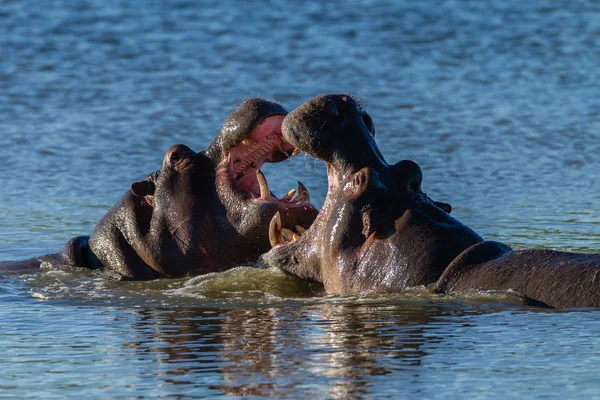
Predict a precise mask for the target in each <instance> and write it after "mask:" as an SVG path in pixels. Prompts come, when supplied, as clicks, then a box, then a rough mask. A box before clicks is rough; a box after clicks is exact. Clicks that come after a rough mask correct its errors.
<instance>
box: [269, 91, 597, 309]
mask: <svg viewBox="0 0 600 400" xmlns="http://www.w3.org/2000/svg"><path fill="white" fill-rule="evenodd" d="M282 132H283V136H284V138H285V139H286V140H287V141H288V142H289V143H291V144H292V145H294V146H296V147H297V148H299V149H300V150H302V151H305V152H306V153H308V154H311V155H312V156H314V157H316V158H319V159H322V160H324V161H325V163H326V165H327V174H328V182H329V183H328V185H329V187H328V193H327V196H326V199H325V203H324V205H323V209H322V210H321V212H320V213H319V215H318V217H317V219H316V220H315V222H314V223H313V224H312V226H311V227H310V228H309V230H308V231H307V232H306V233H304V234H303V235H302V236H301V237H300V238H299V239H297V240H295V241H290V242H288V241H286V240H284V239H283V236H282V235H281V229H280V225H279V221H278V219H277V216H275V217H274V219H273V221H272V223H271V225H270V238H271V244H272V245H273V246H274V247H273V248H272V249H271V250H270V251H269V252H268V253H267V254H265V255H264V256H263V259H264V260H265V262H267V263H268V264H269V265H272V266H277V267H279V268H281V269H283V270H285V271H287V272H289V273H292V274H295V275H297V276H299V277H301V278H305V279H312V280H315V281H318V282H322V283H323V284H324V286H325V289H326V291H327V292H328V293H333V294H348V293H356V292H363V291H400V290H404V289H406V288H408V287H411V286H416V285H430V284H433V285H432V288H433V291H434V292H435V293H454V292H461V291H466V290H495V291H514V292H516V293H518V294H521V295H523V296H525V298H527V299H530V300H533V302H534V303H535V304H540V303H541V304H545V305H548V306H552V307H585V306H594V307H599V306H600V255H597V254H576V253H568V252H560V251H551V250H519V251H513V250H512V249H511V248H510V247H508V246H506V245H504V244H502V243H497V242H487V241H483V239H482V238H481V237H480V236H479V235H477V234H476V233H475V232H474V231H472V230H471V229H469V228H468V227H466V226H464V225H462V224H461V223H460V222H458V221H457V220H456V219H454V218H452V217H451V216H450V215H448V214H447V213H446V212H445V211H447V210H445V207H443V205H441V204H439V203H435V202H433V201H431V200H430V199H429V198H428V197H427V196H426V195H425V194H424V193H422V192H421V190H420V184H421V180H422V175H421V171H420V168H419V167H418V166H417V165H416V164H415V163H413V162H411V161H401V162H399V163H397V164H395V165H392V166H390V165H388V164H387V163H386V162H385V160H384V158H383V156H382V154H381V152H380V151H379V149H378V148H377V145H376V144H375V141H374V139H373V132H374V128H373V123H372V121H371V118H370V117H369V116H368V114H367V113H366V112H365V111H364V110H363V109H362V107H361V106H360V105H359V104H358V103H357V102H356V101H355V100H354V99H353V98H352V97H350V96H347V95H325V96H319V97H316V98H314V99H311V100H309V101H308V102H306V103H304V104H303V105H301V106H300V107H299V108H298V109H296V110H294V111H292V113H290V114H289V115H288V116H287V117H286V118H285V121H284V123H283V126H282Z"/></svg>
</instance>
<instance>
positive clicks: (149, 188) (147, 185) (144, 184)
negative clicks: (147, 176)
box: [131, 181, 156, 197]
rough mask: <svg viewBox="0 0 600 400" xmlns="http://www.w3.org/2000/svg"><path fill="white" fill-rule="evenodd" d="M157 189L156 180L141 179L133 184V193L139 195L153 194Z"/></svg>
mask: <svg viewBox="0 0 600 400" xmlns="http://www.w3.org/2000/svg"><path fill="white" fill-rule="evenodd" d="M155 189H156V188H155V186H154V182H152V181H140V182H134V183H132V184H131V193H133V195H134V196H137V197H144V196H148V195H150V196H152V195H154V190H155Z"/></svg>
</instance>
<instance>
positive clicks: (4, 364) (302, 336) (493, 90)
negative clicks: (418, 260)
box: [0, 0, 600, 399]
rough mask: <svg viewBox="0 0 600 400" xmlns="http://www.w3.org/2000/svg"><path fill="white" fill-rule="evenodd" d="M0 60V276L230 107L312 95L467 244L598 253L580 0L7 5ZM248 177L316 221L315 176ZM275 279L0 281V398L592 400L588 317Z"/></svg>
mask: <svg viewBox="0 0 600 400" xmlns="http://www.w3.org/2000/svg"><path fill="white" fill-rule="evenodd" d="M0 49H2V50H1V51H0V183H1V184H2V190H1V191H0V221H1V223H0V261H7V260H15V259H26V258H29V257H34V256H38V255H41V254H45V253H49V252H56V251H59V250H60V249H61V248H62V246H63V245H64V244H65V242H66V241H67V240H68V239H69V238H71V237H73V236H77V235H85V234H89V233H90V232H91V230H92V229H93V227H94V226H95V224H96V223H97V221H98V220H99V219H100V218H101V217H102V216H103V215H104V214H105V213H106V211H107V210H108V209H109V208H110V207H111V206H112V205H113V204H114V203H115V202H116V201H117V200H118V199H119V198H120V196H121V195H122V193H124V192H125V191H126V190H127V189H128V187H129V185H130V184H131V182H133V181H135V180H139V179H140V178H143V177H144V176H145V175H147V174H148V173H149V172H151V171H154V170H155V169H157V168H158V167H159V166H160V163H161V161H162V158H163V154H164V152H165V150H166V149H167V148H168V147H169V146H170V145H172V144H174V143H185V144H187V145H189V146H190V147H192V148H194V149H196V150H201V149H203V148H204V147H205V146H206V145H207V144H208V143H209V142H210V140H211V139H212V138H213V137H214V135H215V134H216V133H217V132H218V129H219V127H220V125H221V123H222V122H223V120H224V119H225V118H226V116H227V115H228V113H229V111H230V110H231V109H232V108H233V107H235V105H237V104H239V103H240V102H241V101H242V100H243V99H244V98H248V97H253V96H261V97H266V98H272V99H276V100H278V101H280V102H282V103H283V104H285V105H286V106H287V107H288V108H290V109H291V108H294V107H296V106H298V105H299V104H301V103H302V102H304V101H305V100H307V99H308V98H310V97H312V96H314V95H317V94H319V93H326V92H350V93H353V94H355V95H357V96H359V97H360V98H362V100H363V101H364V103H365V105H366V108H367V111H368V112H369V113H370V114H371V116H372V117H373V120H374V122H375V126H376V131H377V134H376V139H377V142H378V144H379V146H380V147H381V150H382V152H383V153H384V155H385V156H386V158H387V159H388V161H389V162H396V161H399V160H401V159H411V160H414V161H415V162H417V163H418V164H419V165H420V166H421V168H422V170H423V174H424V182H423V188H424V190H425V191H426V192H427V193H428V194H429V195H430V196H431V197H432V198H434V199H436V200H440V201H445V202H449V203H451V204H452V205H453V215H454V216H455V217H456V218H458V219H460V220H461V221H462V222H464V223H465V224H467V225H469V226H470V227H472V228H473V229H474V230H476V231H477V232H479V233H480V234H481V235H482V236H483V237H485V238H486V239H491V240H499V241H502V242H505V243H507V244H509V245H511V246H513V247H514V248H554V249H561V250H573V251H585V252H598V251H600V213H599V210H600V200H599V199H600V196H599V195H600V175H599V174H598V167H599V165H600V156H599V154H600V140H599V139H600V96H598V93H600V68H598V67H599V66H600V52H599V51H598V49H600V3H598V2H596V1H591V0H590V1H583V0H555V1H551V0H547V1H541V0H530V1H517V0H491V1H485V2H484V1H476V0H473V1H469V0H444V1H436V0H419V1H417V0H414V1H410V0H405V1H369V0H367V1H352V0H345V1H341V0H340V1H337V0H334V1H327V2H319V1H303V2H288V1H279V0H271V1H263V2H255V1H245V2H244V1H232V0H224V1H220V2H205V1H185V0H169V1H160V0H148V1H144V2H136V1H125V0H122V1H120V0H103V1H99V0H98V1H94V0H87V1H86V0H81V1H69V0H54V1H47V2H46V1H35V0H18V1H17V0H14V1H11V0H5V1H3V2H1V4H0ZM264 172H265V174H266V175H267V178H268V180H269V183H270V186H271V187H272V189H273V191H274V192H275V193H277V194H283V193H285V192H287V190H288V189H289V188H291V187H295V186H296V180H297V179H300V180H301V181H302V182H303V183H304V184H305V185H306V186H307V187H308V188H309V190H310V191H311V197H312V198H313V199H314V201H315V203H317V204H320V203H321V202H322V201H323V198H324V196H325V190H326V175H325V169H324V166H323V165H322V164H321V163H320V162H319V161H315V160H313V159H311V158H309V157H308V156H306V157H304V156H297V157H295V158H293V159H291V160H289V161H286V162H285V163H282V164H277V165H276V166H269V167H267V168H265V169H264ZM288 279H289V278H287V277H284V276H280V275H278V274H277V273H276V272H273V271H264V270H263V271H260V272H255V271H248V270H247V269H243V268H242V269H239V270H235V271H234V272H233V273H230V274H229V275H225V276H211V277H209V278H206V279H196V278H191V279H183V280H163V281H159V282H152V283H134V282H110V281H106V280H105V279H104V278H103V277H102V276H100V275H97V274H94V273H91V272H85V271H80V272H77V273H70V272H68V271H61V270H52V269H42V270H41V271H40V272H36V273H27V274H22V273H16V272H3V273H2V274H0V304H1V307H0V354H1V356H0V364H1V370H2V374H0V398H7V399H8V398H11V399H12V398H15V399H18V398H43V399H63V398H88V399H106V398H114V399H121V398H123V399H125V398H134V397H147V398H161V397H169V398H210V397H217V396H224V395H225V396H230V397H232V398H235V397H239V396H251V397H257V398H261V397H276V398H315V399H320V398H323V399H329V398H344V399H347V398H378V399H379V398H421V397H422V398H444V399H453V398H458V399H462V398H500V397H501V398H534V397H545V398H546V397H554V398H600V383H599V382H600V381H599V380H598V373H597V366H598V365H600V345H599V343H600V342H599V341H598V337H600V322H599V321H600V314H599V313H598V310H565V311H556V310H543V309H537V308H533V307H530V306H526V305H523V304H521V302H520V301H519V299H518V298H514V297H512V296H510V295H506V296H494V295H489V294H471V295H464V296H461V297H433V296H431V295H429V294H428V293H427V292H426V291H425V290H424V289H419V288H417V289H415V290H412V291H409V292H408V293H403V294H398V295H393V296H383V297H381V296H380V297H372V296H366V297H365V296H356V297H335V296H322V295H310V293H311V290H310V288H309V289H306V288H301V287H296V286H294V285H298V283H290V282H288ZM264 282H270V284H269V285H267V286H268V287H266V288H265V286H261V284H262V283H264ZM282 285H283V286H285V285H292V286H290V287H291V289H290V288H288V289H286V290H284V291H282V289H281V286H282ZM307 290H308V291H307ZM307 293H308V294H307Z"/></svg>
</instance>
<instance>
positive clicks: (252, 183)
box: [228, 115, 294, 200]
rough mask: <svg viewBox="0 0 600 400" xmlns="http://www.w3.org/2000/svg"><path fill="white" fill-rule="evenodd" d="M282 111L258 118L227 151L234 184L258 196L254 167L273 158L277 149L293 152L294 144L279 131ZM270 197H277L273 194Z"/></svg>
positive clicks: (257, 168) (258, 187)
mask: <svg viewBox="0 0 600 400" xmlns="http://www.w3.org/2000/svg"><path fill="white" fill-rule="evenodd" d="M283 118H284V116H283V115H273V116H270V117H267V118H265V119H264V120H263V121H262V122H260V123H259V124H258V125H257V126H256V127H255V128H254V130H253V131H252V133H250V135H248V136H247V137H246V138H245V140H244V142H246V143H244V142H240V143H239V144H237V145H236V146H235V147H234V148H232V149H231V150H230V151H229V155H230V161H229V166H228V170H229V174H230V177H231V179H232V180H234V181H235V182H236V184H237V186H239V187H241V188H242V189H244V190H246V191H248V192H249V193H251V194H252V195H253V196H254V197H255V198H259V197H260V186H259V184H258V180H257V178H256V171H257V170H260V168H261V167H262V165H263V164H264V163H265V162H267V161H272V160H273V159H274V156H275V155H276V154H277V153H285V154H288V155H291V154H292V151H293V150H294V146H292V145H291V144H289V143H287V142H285V141H284V140H283V137H282V135H281V123H282V122H283ZM273 200H277V199H276V198H273Z"/></svg>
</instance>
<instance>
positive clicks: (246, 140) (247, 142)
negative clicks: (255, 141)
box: [242, 137, 250, 146]
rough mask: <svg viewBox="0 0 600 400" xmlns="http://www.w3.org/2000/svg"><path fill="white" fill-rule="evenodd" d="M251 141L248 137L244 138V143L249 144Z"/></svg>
mask: <svg viewBox="0 0 600 400" xmlns="http://www.w3.org/2000/svg"><path fill="white" fill-rule="evenodd" d="M249 143H250V141H249V140H248V138H247V137H245V138H243V139H242V144H245V145H246V146H248V144H249Z"/></svg>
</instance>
